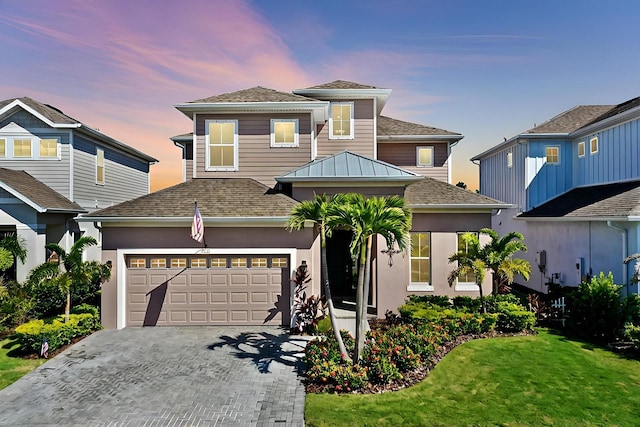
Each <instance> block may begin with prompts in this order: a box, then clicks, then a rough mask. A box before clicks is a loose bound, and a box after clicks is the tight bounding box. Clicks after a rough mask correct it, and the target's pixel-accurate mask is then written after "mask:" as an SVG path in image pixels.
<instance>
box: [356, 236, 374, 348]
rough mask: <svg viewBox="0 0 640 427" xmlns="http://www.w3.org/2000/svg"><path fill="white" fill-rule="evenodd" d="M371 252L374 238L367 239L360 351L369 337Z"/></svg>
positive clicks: (359, 326) (361, 308) (359, 329)
mask: <svg viewBox="0 0 640 427" xmlns="http://www.w3.org/2000/svg"><path fill="white" fill-rule="evenodd" d="M371 250H372V236H369V237H368V238H367V254H366V256H365V265H364V285H363V296H362V306H361V307H360V324H359V325H358V332H359V334H360V340H359V342H360V349H361V350H364V341H365V337H366V335H367V322H368V320H367V307H368V306H369V290H370V281H371Z"/></svg>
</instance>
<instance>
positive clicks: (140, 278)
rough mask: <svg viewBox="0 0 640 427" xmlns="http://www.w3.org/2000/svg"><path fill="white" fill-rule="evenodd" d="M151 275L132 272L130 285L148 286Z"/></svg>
mask: <svg viewBox="0 0 640 427" xmlns="http://www.w3.org/2000/svg"><path fill="white" fill-rule="evenodd" d="M148 279H149V276H147V275H146V274H132V275H130V276H129V281H128V285H129V286H131V287H137V286H147V281H148Z"/></svg>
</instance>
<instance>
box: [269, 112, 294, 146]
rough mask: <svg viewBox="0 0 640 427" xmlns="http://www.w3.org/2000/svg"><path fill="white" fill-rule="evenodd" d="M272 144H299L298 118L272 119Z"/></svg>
mask: <svg viewBox="0 0 640 427" xmlns="http://www.w3.org/2000/svg"><path fill="white" fill-rule="evenodd" d="M271 146H272V147H297V146H298V119H292V120H284V119H271Z"/></svg>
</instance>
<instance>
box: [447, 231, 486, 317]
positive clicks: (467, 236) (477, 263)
mask: <svg viewBox="0 0 640 427" xmlns="http://www.w3.org/2000/svg"><path fill="white" fill-rule="evenodd" d="M461 239H462V242H463V243H464V244H465V250H459V251H458V252H456V253H455V254H453V255H451V256H450V257H449V262H457V263H458V266H457V267H456V268H455V269H453V270H451V272H450V273H449V276H448V277H447V281H448V282H449V286H453V284H454V283H455V281H456V280H457V279H458V277H460V276H462V275H466V274H469V273H471V274H473V275H474V277H475V281H476V285H478V289H479V292H480V305H481V306H482V312H483V313H486V312H487V306H486V304H485V302H484V294H483V291H482V282H484V278H485V274H486V271H487V264H486V263H485V262H484V260H483V259H482V251H481V248H480V238H479V237H478V235H477V234H475V233H464V234H462V236H461Z"/></svg>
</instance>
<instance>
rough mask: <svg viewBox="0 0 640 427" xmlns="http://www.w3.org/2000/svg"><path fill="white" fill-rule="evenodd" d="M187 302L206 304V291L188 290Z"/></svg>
mask: <svg viewBox="0 0 640 427" xmlns="http://www.w3.org/2000/svg"><path fill="white" fill-rule="evenodd" d="M189 303H190V304H206V303H207V293H206V292H190V293H189Z"/></svg>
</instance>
